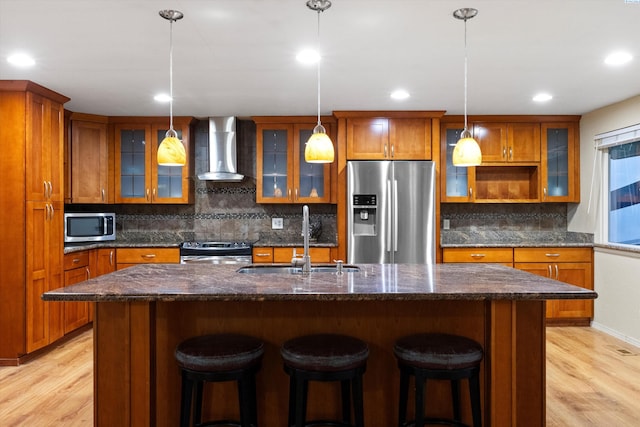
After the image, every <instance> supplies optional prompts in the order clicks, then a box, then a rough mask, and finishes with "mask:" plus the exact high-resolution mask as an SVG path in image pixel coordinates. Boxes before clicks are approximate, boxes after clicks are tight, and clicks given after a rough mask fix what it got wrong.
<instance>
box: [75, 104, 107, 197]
mask: <svg viewBox="0 0 640 427" xmlns="http://www.w3.org/2000/svg"><path fill="white" fill-rule="evenodd" d="M107 122H108V118H107V117H105V116H96V115H92V114H80V113H71V114H70V135H69V144H68V153H67V155H66V158H67V162H68V164H69V167H68V170H69V175H70V177H69V179H68V182H69V185H70V189H69V193H70V198H71V199H70V202H71V203H113V197H114V196H113V184H112V183H113V164H112V160H113V153H112V152H111V150H110V148H111V146H110V144H109V142H108V139H107V126H108V124H107Z"/></svg>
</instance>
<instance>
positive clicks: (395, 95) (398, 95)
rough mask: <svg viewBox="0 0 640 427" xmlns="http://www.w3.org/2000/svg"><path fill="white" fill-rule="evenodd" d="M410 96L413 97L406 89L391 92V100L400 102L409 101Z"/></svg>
mask: <svg viewBox="0 0 640 427" xmlns="http://www.w3.org/2000/svg"><path fill="white" fill-rule="evenodd" d="M410 96H411V95H409V92H407V91H406V90H404V89H397V90H394V91H393V92H391V98H392V99H396V100H399V101H400V100H403V99H407V98H409V97H410Z"/></svg>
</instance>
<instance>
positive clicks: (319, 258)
mask: <svg viewBox="0 0 640 427" xmlns="http://www.w3.org/2000/svg"><path fill="white" fill-rule="evenodd" d="M294 253H295V254H297V255H298V256H300V255H302V254H303V253H304V248H303V247H302V246H301V247H295V248H293V247H258V248H253V262H254V263H284V264H290V263H291V259H292V258H293V256H294ZM309 256H310V257H311V262H312V263H330V262H331V261H332V260H331V248H323V247H310V248H309Z"/></svg>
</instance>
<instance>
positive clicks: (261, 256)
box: [254, 254, 271, 257]
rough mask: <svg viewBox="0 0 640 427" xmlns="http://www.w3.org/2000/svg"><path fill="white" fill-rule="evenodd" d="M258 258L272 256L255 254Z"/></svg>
mask: <svg viewBox="0 0 640 427" xmlns="http://www.w3.org/2000/svg"><path fill="white" fill-rule="evenodd" d="M254 255H255V256H257V257H266V256H271V254H254Z"/></svg>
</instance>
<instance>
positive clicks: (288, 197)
mask: <svg viewBox="0 0 640 427" xmlns="http://www.w3.org/2000/svg"><path fill="white" fill-rule="evenodd" d="M287 199H289V200H291V189H288V190H287Z"/></svg>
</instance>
